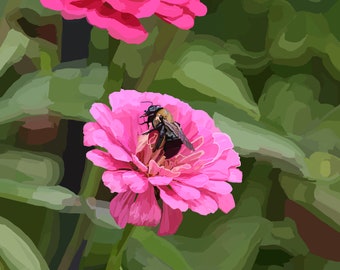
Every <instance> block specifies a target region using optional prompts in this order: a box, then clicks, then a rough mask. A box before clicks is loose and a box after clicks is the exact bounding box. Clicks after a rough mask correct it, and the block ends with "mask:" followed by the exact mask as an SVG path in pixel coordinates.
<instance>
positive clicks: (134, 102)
mask: <svg viewBox="0 0 340 270" xmlns="http://www.w3.org/2000/svg"><path fill="white" fill-rule="evenodd" d="M109 101H110V105H111V108H112V111H113V112H116V111H117V112H119V111H120V110H122V109H123V108H125V107H126V106H128V109H131V110H132V111H131V113H137V112H140V111H141V110H140V106H141V105H142V103H141V102H142V101H143V94H142V93H140V92H138V91H136V90H124V89H122V90H120V91H119V92H113V93H111V94H110V96H109ZM144 101H145V100H144ZM140 114H141V115H142V114H143V111H141V112H140ZM137 115H138V116H139V114H138V113H137Z"/></svg>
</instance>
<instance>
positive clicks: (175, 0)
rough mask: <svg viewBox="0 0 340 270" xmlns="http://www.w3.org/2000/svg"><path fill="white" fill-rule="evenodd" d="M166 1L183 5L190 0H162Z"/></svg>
mask: <svg viewBox="0 0 340 270" xmlns="http://www.w3.org/2000/svg"><path fill="white" fill-rule="evenodd" d="M162 2H164V3H168V4H170V5H183V4H185V3H187V2H188V0H162Z"/></svg>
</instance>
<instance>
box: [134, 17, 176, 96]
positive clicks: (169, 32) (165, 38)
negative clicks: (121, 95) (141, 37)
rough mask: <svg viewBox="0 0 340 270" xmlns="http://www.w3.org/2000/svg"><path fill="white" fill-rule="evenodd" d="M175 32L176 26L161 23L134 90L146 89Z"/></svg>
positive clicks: (154, 75)
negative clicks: (148, 57)
mask: <svg viewBox="0 0 340 270" xmlns="http://www.w3.org/2000/svg"><path fill="white" fill-rule="evenodd" d="M176 33H177V28H176V27H174V26H173V25H171V24H168V23H164V22H162V23H161V25H160V26H159V34H158V36H157V38H156V40H155V43H154V46H153V51H152V54H151V56H150V59H149V61H148V62H147V63H146V65H145V67H144V69H143V72H142V74H141V76H140V77H139V80H138V81H137V83H136V85H135V89H136V90H139V91H146V90H147V89H148V87H149V86H150V85H151V83H152V81H153V80H154V78H155V77H156V74H157V71H158V69H159V67H160V66H161V64H162V61H163V59H164V56H165V54H166V52H167V50H168V49H169V47H170V45H171V43H172V41H173V39H174V37H175V35H176Z"/></svg>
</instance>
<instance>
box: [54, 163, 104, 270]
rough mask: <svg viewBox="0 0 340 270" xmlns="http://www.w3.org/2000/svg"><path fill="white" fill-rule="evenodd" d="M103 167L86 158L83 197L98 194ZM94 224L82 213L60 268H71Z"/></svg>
mask: <svg viewBox="0 0 340 270" xmlns="http://www.w3.org/2000/svg"><path fill="white" fill-rule="evenodd" d="M102 173H103V169H102V168H99V167H96V166H94V165H93V164H92V162H90V161H89V160H86V163H85V170H84V174H83V177H82V181H81V183H82V186H81V190H80V193H79V195H80V197H81V198H88V197H94V196H95V195H96V194H97V190H98V187H99V184H100V181H101V178H102V177H101V176H102ZM92 227H93V224H92V222H91V220H90V219H89V218H88V217H87V216H86V215H84V214H83V215H80V216H79V219H78V222H77V225H76V227H75V230H74V233H73V236H72V238H71V241H70V243H69V244H68V246H67V248H66V250H65V253H64V256H63V257H62V259H61V261H60V264H59V267H58V270H64V269H69V268H70V265H71V263H72V260H73V258H74V256H75V255H76V253H77V251H78V250H79V248H80V245H81V243H82V241H83V240H84V238H85V237H86V235H88V233H89V232H90V231H91V229H92Z"/></svg>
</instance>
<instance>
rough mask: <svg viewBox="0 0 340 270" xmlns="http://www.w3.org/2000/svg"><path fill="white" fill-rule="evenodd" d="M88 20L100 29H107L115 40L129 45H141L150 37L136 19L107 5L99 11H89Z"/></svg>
mask: <svg viewBox="0 0 340 270" xmlns="http://www.w3.org/2000/svg"><path fill="white" fill-rule="evenodd" d="M87 20H88V22H89V23H90V24H92V25H94V26H96V27H98V28H101V29H106V30H107V31H108V32H109V34H110V35H111V36H112V37H113V38H116V39H121V40H123V41H125V42H127V43H132V44H140V43H142V42H143V41H145V40H146V38H147V36H148V33H147V32H146V30H145V29H144V27H143V26H142V25H141V23H140V22H139V20H138V19H137V18H136V17H134V16H133V15H131V14H128V13H121V12H119V11H116V10H114V9H113V8H110V7H108V6H107V5H103V6H101V7H100V8H99V9H97V10H90V11H88V13H87Z"/></svg>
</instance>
